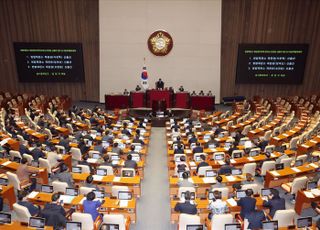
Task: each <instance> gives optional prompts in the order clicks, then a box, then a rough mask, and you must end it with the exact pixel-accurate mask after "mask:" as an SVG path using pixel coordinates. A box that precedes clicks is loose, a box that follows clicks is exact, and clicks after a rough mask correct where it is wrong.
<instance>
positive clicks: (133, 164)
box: [124, 154, 138, 169]
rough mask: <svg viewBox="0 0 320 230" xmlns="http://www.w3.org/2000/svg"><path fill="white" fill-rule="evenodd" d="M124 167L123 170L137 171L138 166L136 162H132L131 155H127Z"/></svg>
mask: <svg viewBox="0 0 320 230" xmlns="http://www.w3.org/2000/svg"><path fill="white" fill-rule="evenodd" d="M124 167H125V168H133V169H137V167H138V165H137V162H135V161H134V160H132V155H131V154H129V155H128V156H127V160H126V161H125V162H124Z"/></svg>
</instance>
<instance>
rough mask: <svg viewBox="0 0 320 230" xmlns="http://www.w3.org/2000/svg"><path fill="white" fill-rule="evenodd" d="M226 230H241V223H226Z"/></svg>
mask: <svg viewBox="0 0 320 230" xmlns="http://www.w3.org/2000/svg"><path fill="white" fill-rule="evenodd" d="M224 229H225V230H241V224H226V225H225V226H224Z"/></svg>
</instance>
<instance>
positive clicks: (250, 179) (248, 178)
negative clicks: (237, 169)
mask: <svg viewBox="0 0 320 230" xmlns="http://www.w3.org/2000/svg"><path fill="white" fill-rule="evenodd" d="M246 180H247V181H253V176H252V174H250V173H246Z"/></svg>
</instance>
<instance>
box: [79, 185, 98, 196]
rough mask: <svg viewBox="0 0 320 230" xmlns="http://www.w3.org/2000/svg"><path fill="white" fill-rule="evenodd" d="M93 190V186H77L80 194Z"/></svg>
mask: <svg viewBox="0 0 320 230" xmlns="http://www.w3.org/2000/svg"><path fill="white" fill-rule="evenodd" d="M93 190H95V188H89V187H80V188H79V193H80V194H82V195H87V194H88V193H89V192H92V191H93Z"/></svg>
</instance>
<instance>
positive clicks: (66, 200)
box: [58, 195, 74, 204]
mask: <svg viewBox="0 0 320 230" xmlns="http://www.w3.org/2000/svg"><path fill="white" fill-rule="evenodd" d="M73 199H74V196H68V195H60V198H59V201H58V202H60V201H61V200H62V201H63V203H64V204H71V202H72V201H73Z"/></svg>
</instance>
